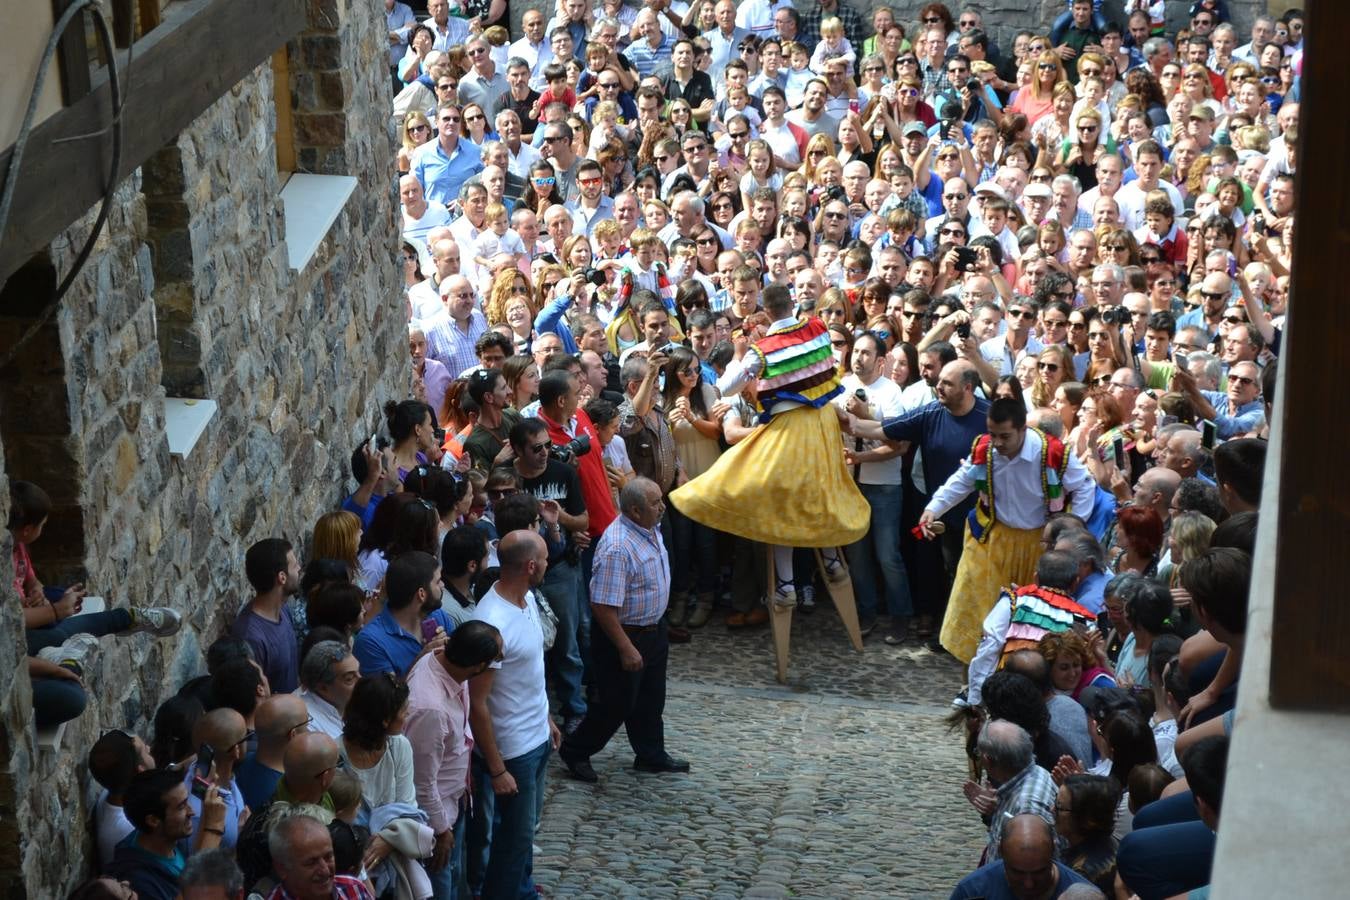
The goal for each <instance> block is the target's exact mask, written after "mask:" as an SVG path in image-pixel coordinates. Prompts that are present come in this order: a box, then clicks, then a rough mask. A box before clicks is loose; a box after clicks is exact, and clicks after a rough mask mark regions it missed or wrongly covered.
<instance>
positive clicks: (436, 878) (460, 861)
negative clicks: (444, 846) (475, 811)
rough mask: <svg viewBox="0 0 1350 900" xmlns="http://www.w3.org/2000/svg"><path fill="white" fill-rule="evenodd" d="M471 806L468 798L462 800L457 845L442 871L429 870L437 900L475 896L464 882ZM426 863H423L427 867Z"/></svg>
mask: <svg viewBox="0 0 1350 900" xmlns="http://www.w3.org/2000/svg"><path fill="white" fill-rule="evenodd" d="M468 821H469V804H468V798H467V797H465V798H464V799H462V800H460V803H459V818H457V819H455V826H454V829H453V830H454V835H455V845H454V846H453V847H451V848H450V857H449V859H447V860H446V861H445V865H444V866H443V867H442V868H441V869H440V871H437V872H433V871H431V870H430V869H427V878H429V879H431V890H432V896H433V897H435V898H436V900H468V898H469V897H471V896H473V895H472V894H470V893H469V890H468V885H467V884H466V883H465V880H464V861H465V859H467V856H466V854H465V852H464V835H465V833H466V832H467V831H468ZM425 863H426V861H425V860H424V861H423V864H424V865H425Z"/></svg>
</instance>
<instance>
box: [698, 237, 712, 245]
mask: <svg viewBox="0 0 1350 900" xmlns="http://www.w3.org/2000/svg"><path fill="white" fill-rule="evenodd" d="M694 243H696V244H701V245H703V246H707V245H708V244H715V243H717V238H715V237H701V238H694Z"/></svg>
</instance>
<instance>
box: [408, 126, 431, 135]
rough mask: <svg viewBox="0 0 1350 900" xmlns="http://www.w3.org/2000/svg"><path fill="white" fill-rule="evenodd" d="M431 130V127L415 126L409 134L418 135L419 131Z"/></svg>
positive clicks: (409, 130) (410, 129)
mask: <svg viewBox="0 0 1350 900" xmlns="http://www.w3.org/2000/svg"><path fill="white" fill-rule="evenodd" d="M430 130H431V126H430V125H414V126H413V127H411V128H409V129H408V133H409V134H417V132H419V131H430Z"/></svg>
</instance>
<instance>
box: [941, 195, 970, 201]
mask: <svg viewBox="0 0 1350 900" xmlns="http://www.w3.org/2000/svg"><path fill="white" fill-rule="evenodd" d="M969 196H970V195H969V194H943V195H942V199H943V200H958V201H960V200H964V199H966V198H967V197H969Z"/></svg>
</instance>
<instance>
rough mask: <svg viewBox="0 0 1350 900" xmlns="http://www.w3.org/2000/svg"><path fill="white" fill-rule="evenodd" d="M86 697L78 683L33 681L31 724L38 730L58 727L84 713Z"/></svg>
mask: <svg viewBox="0 0 1350 900" xmlns="http://www.w3.org/2000/svg"><path fill="white" fill-rule="evenodd" d="M87 700H88V697H86V695H85V693H84V688H82V687H80V683H79V682H78V681H66V680H64V679H62V678H34V679H33V724H35V725H36V726H37V727H38V728H46V727H48V726H49V725H60V724H61V723H62V722H69V721H70V720H71V719H74V718H78V717H79V715H80V713H82V712H84V706H85V703H86V702H87Z"/></svg>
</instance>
